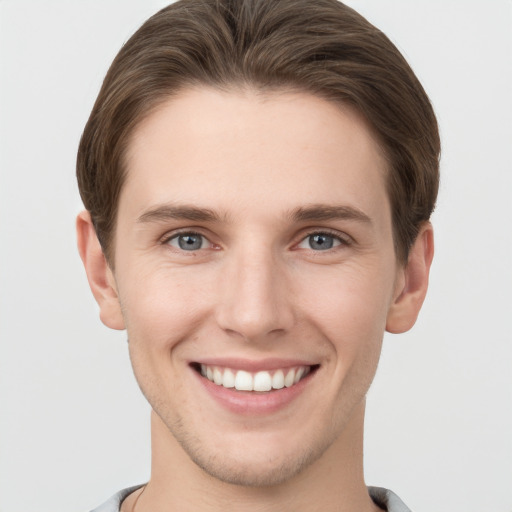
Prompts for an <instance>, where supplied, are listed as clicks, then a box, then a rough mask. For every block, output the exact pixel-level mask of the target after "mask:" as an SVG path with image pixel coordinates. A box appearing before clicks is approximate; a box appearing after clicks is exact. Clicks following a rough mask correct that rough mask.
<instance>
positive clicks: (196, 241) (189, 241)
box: [166, 233, 208, 251]
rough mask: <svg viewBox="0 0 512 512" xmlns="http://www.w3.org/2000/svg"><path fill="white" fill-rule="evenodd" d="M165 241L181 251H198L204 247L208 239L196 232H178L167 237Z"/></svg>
mask: <svg viewBox="0 0 512 512" xmlns="http://www.w3.org/2000/svg"><path fill="white" fill-rule="evenodd" d="M166 243H167V244H169V245H171V246H172V247H176V249H181V250H182V251H198V250H199V249H204V248H205V247H206V245H207V243H208V241H207V239H206V238H205V237H204V236H203V235H199V234H198V233H179V234H177V235H174V236H173V237H171V238H169V239H168V240H167V242H166Z"/></svg>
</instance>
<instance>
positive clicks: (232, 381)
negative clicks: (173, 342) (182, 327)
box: [200, 364, 311, 392]
mask: <svg viewBox="0 0 512 512" xmlns="http://www.w3.org/2000/svg"><path fill="white" fill-rule="evenodd" d="M310 370H311V368H310V367H309V366H299V367H296V368H289V369H287V370H275V371H273V372H268V371H259V372H256V373H254V374H252V373H250V372H246V371H244V370H238V371H237V370H232V369H229V368H220V367H218V366H208V365H206V364H201V366H200V372H201V375H202V376H203V377H206V378H207V379H208V380H209V381H211V382H213V383H215V384H217V386H223V387H225V388H236V389H237V390H238V391H259V392H265V391H271V390H272V389H282V388H284V387H287V388H289V387H291V386H293V385H294V384H297V383H298V382H299V381H300V380H301V379H303V378H304V377H305V376H306V375H308V374H309V373H310Z"/></svg>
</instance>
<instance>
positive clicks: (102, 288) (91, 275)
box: [76, 211, 125, 330]
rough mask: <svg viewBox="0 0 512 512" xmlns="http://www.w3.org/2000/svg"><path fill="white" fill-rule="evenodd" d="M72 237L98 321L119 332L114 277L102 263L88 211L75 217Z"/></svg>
mask: <svg viewBox="0 0 512 512" xmlns="http://www.w3.org/2000/svg"><path fill="white" fill-rule="evenodd" d="M76 234H77V240H78V252H79V253H80V257H81V258H82V262H83V264H84V267H85V272H86V273H87V279H88V281H89V286H90V287H91V291H92V294H93V295H94V298H95V299H96V302H97V303H98V305H99V307H100V319H101V321H102V322H103V323H104V324H105V325H106V326H107V327H110V328H111V329H119V330H122V329H124V328H125V326H124V320H123V315H122V313H121V304H120V302H119V297H118V294H117V289H116V283H115V279H114V274H113V273H112V270H111V269H110V267H109V265H108V263H107V260H106V259H105V256H104V254H103V251H102V249H101V246H100V242H99V240H98V237H97V235H96V230H95V229H94V226H93V224H92V220H91V216H90V214H89V212H88V211H83V212H81V213H80V214H79V215H78V216H77V218H76Z"/></svg>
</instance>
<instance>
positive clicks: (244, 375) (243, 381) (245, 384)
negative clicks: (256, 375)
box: [235, 370, 253, 391]
mask: <svg viewBox="0 0 512 512" xmlns="http://www.w3.org/2000/svg"><path fill="white" fill-rule="evenodd" d="M235 388H236V389H238V391H252V390H253V381H252V375H251V374H250V373H249V372H244V371H243V370H239V371H238V372H236V377H235Z"/></svg>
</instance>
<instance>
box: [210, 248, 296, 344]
mask: <svg viewBox="0 0 512 512" xmlns="http://www.w3.org/2000/svg"><path fill="white" fill-rule="evenodd" d="M224 270H225V272H224V279H223V283H222V291H223V292H222V294H221V297H220V301H219V304H218V311H217V319H218V323H219V325H220V326H221V327H222V328H223V329H224V330H226V331H230V332H231V333H237V334H239V335H240V336H241V337H243V338H244V339H246V340H248V341H256V340H258V339H261V338H262V337H264V336H265V335H267V334H270V333H272V332H277V331H282V332H284V331H286V330H288V329H289V328H290V326H291V324H292V323H293V310H292V304H291V301H290V299H291V297H290V296H289V293H288V289H287V286H286V276H285V272H284V269H283V268H282V263H281V262H280V261H279V259H278V258H276V257H275V255H274V254H273V251H272V249H271V247H269V246H266V245H264V244H254V243H253V244H246V245H245V246H243V247H239V248H237V249H236V250H233V251H232V253H231V254H230V255H229V257H228V258H227V261H226V266H225V268H224Z"/></svg>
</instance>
